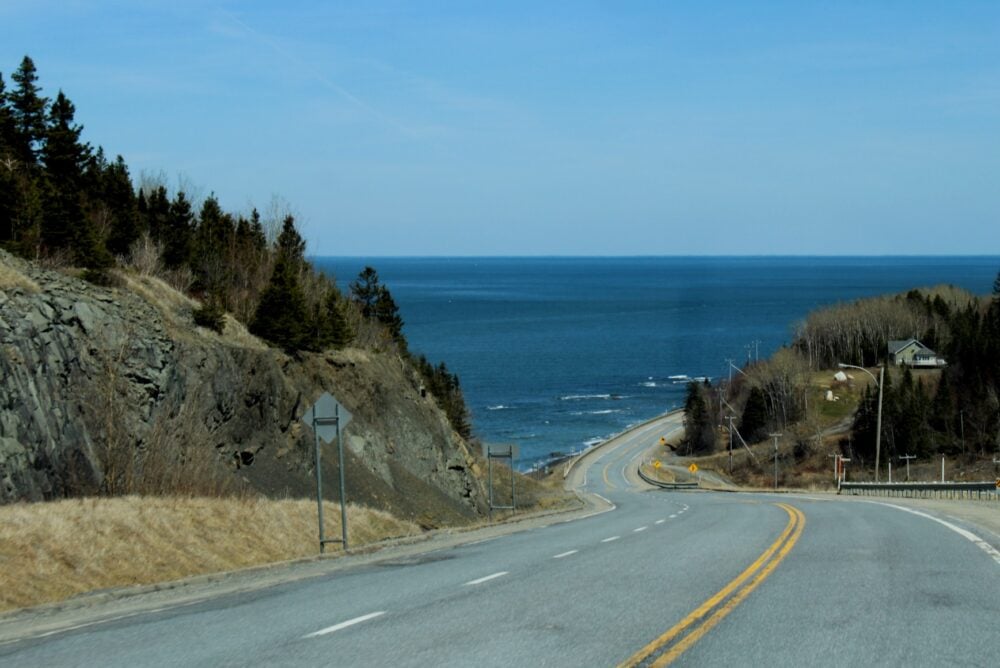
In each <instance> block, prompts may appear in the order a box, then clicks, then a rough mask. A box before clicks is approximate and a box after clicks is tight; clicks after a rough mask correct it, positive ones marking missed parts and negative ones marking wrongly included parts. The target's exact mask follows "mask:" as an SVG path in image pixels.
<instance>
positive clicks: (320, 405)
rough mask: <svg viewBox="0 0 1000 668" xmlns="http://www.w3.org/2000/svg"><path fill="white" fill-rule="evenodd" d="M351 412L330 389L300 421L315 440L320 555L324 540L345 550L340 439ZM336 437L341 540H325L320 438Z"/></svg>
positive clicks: (344, 500)
mask: <svg viewBox="0 0 1000 668" xmlns="http://www.w3.org/2000/svg"><path fill="white" fill-rule="evenodd" d="M351 417H352V416H351V414H350V412H348V410H347V409H346V408H344V407H343V406H341V405H340V403H339V402H338V401H337V400H336V399H334V398H333V395H332V394H330V393H329V392H324V393H323V395H322V396H320V398H319V399H317V400H316V403H314V404H313V405H312V406H311V407H310V408H309V410H307V411H306V413H305V415H303V416H302V422H304V423H305V424H306V425H308V426H309V428H311V429H312V431H313V438H314V439H315V443H316V506H317V509H318V512H317V514H318V516H319V553H320V554H323V552H324V551H325V546H326V544H327V543H341V544H343V546H344V552H347V498H346V497H347V494H346V492H345V478H344V444H343V442H342V439H341V435H340V430H341V429H342V428H343V427H346V426H347V423H349V422H350V421H351ZM334 439H336V440H337V454H338V459H339V463H340V466H339V468H340V532H341V538H340V540H336V539H331V540H327V539H326V532H325V529H324V527H323V468H322V450H321V448H320V441H321V440H322V441H323V442H324V443H330V442H331V441H332V440H334Z"/></svg>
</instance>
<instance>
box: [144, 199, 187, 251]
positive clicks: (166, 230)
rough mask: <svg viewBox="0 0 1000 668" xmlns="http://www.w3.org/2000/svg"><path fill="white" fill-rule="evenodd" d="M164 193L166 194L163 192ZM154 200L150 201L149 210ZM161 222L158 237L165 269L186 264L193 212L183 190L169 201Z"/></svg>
mask: <svg viewBox="0 0 1000 668" xmlns="http://www.w3.org/2000/svg"><path fill="white" fill-rule="evenodd" d="M164 195H166V193H165V192H164ZM154 201H155V200H151V201H150V209H151V210H152V207H153V205H154ZM150 222H151V223H153V222H154V221H152V220H151V221H150ZM163 222H164V223H166V224H165V226H164V227H163V228H162V229H161V231H160V239H159V241H160V242H161V243H162V244H163V264H164V265H165V266H166V267H167V269H177V268H179V267H184V266H187V265H188V263H189V262H190V261H191V237H192V235H193V233H194V224H193V222H194V214H193V213H192V211H191V202H189V201H188V199H187V197H185V196H184V191H180V192H178V193H177V196H176V197H174V199H173V201H172V202H170V208H169V210H168V212H167V217H166V220H165V221H163Z"/></svg>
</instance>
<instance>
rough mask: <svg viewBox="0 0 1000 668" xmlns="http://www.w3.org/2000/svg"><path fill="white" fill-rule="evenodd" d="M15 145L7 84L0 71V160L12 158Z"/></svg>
mask: <svg viewBox="0 0 1000 668" xmlns="http://www.w3.org/2000/svg"><path fill="white" fill-rule="evenodd" d="M14 146H15V133H14V116H13V115H12V114H11V110H10V100H9V98H8V95H7V84H6V83H5V82H4V80H3V73H0V161H5V160H6V159H8V158H9V159H13V158H14V157H15V156H14Z"/></svg>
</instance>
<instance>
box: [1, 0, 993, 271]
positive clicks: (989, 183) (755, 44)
mask: <svg viewBox="0 0 1000 668" xmlns="http://www.w3.org/2000/svg"><path fill="white" fill-rule="evenodd" d="M26 53H27V54H30V55H31V56H32V58H33V59H34V61H35V63H36V65H37V66H38V69H39V74H40V77H41V84H42V86H43V88H44V89H45V90H44V92H45V93H46V94H48V95H50V96H51V95H54V94H55V92H56V91H57V90H58V89H59V88H62V89H63V90H64V91H65V92H66V94H67V95H68V96H69V98H70V99H71V100H72V101H73V102H74V103H75V104H76V107H77V116H78V120H79V121H80V122H82V123H83V124H84V126H85V131H84V137H85V139H86V140H87V141H89V142H91V143H92V144H95V145H102V146H104V147H105V149H106V151H107V152H108V153H109V154H111V155H114V154H118V153H120V154H122V155H123V156H124V157H125V159H126V161H127V162H128V164H129V165H130V167H131V168H132V170H133V175H134V176H135V177H137V178H138V177H139V176H140V175H142V174H146V175H152V176H155V175H163V176H165V178H166V180H167V183H168V184H169V185H170V186H171V187H173V188H177V187H184V188H185V189H186V190H188V191H189V192H191V191H193V192H194V194H195V195H201V196H205V195H207V194H208V193H209V192H211V191H214V192H215V193H216V195H217V196H218V197H219V199H220V200H221V201H222V203H223V205H224V206H225V207H226V208H228V209H231V210H247V209H249V208H250V207H251V206H254V205H256V206H257V207H259V208H260V209H262V210H268V209H269V208H273V202H275V201H277V202H284V203H285V204H283V205H282V206H285V207H288V208H290V210H291V211H293V212H294V213H295V214H296V216H297V219H298V221H299V225H300V228H301V230H302V232H303V235H304V236H305V237H306V239H307V241H308V242H309V250H310V252H312V253H317V254H324V255H364V256H373V255H552V254H555V255H689V254H697V255H729V254H755V255H756V254H763V255H772V254H984V253H989V254H994V253H996V252H997V249H998V243H997V242H998V240H1000V233H998V230H1000V220H998V218H1000V185H998V184H1000V179H998V177H1000V3H997V2H954V3H952V2H948V3H944V2H920V1H918V0H913V1H910V2H857V3H853V2H832V3H831V2H823V3H808V2H750V1H747V2H730V3H717V2H566V3H542V2H537V1H535V2H524V3H522V2H497V3H473V2H453V3H431V2H420V3H403V2H379V1H368V2H358V3H354V2H295V1H291V2H288V1H286V2H281V3H277V2H211V1H206V2H193V1H189V0H173V1H171V2H157V1H152V0H148V1H143V0H130V1H123V2H100V1H89V2H88V1H83V0H80V1H64V2H50V1H48V0H30V1H28V0H3V1H2V2H0V72H3V75H4V78H5V80H6V81H7V82H8V84H9V82H10V73H11V72H12V71H13V70H14V69H15V68H16V67H17V65H18V63H19V62H20V60H21V58H22V56H24V54H26Z"/></svg>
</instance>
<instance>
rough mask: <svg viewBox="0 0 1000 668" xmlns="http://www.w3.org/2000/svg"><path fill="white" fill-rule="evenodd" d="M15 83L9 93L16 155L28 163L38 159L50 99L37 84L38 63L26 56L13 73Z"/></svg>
mask: <svg viewBox="0 0 1000 668" xmlns="http://www.w3.org/2000/svg"><path fill="white" fill-rule="evenodd" d="M11 79H12V80H13V82H14V83H15V84H16V87H15V88H14V90H13V91H12V92H10V93H9V94H8V100H9V101H10V109H11V116H12V120H13V125H14V137H13V139H14V142H13V144H14V145H13V149H14V154H15V156H16V157H17V159H18V160H20V161H21V162H23V163H24V164H25V165H28V166H33V165H35V164H36V162H37V155H38V151H39V147H40V146H41V143H42V141H43V140H44V138H45V108H46V105H48V100H47V99H46V98H44V97H42V95H41V88H39V86H38V85H37V83H36V82H37V81H38V74H37V72H36V70H35V63H34V61H32V60H31V58H30V57H28V56H25V57H24V59H23V60H21V65H20V66H19V67H18V68H17V71H15V72H14V74H12V75H11Z"/></svg>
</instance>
